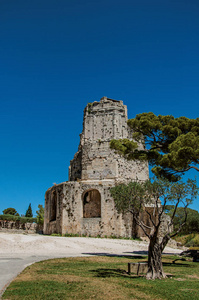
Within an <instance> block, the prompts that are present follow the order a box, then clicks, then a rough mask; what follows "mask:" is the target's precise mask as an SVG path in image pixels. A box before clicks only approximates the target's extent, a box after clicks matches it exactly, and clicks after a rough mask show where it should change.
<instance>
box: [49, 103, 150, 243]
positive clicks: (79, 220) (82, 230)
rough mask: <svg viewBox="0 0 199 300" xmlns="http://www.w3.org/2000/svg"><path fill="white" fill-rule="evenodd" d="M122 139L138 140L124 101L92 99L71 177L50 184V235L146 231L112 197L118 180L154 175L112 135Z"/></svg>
mask: <svg viewBox="0 0 199 300" xmlns="http://www.w3.org/2000/svg"><path fill="white" fill-rule="evenodd" d="M121 138H128V139H131V138H132V132H131V131H130V130H129V128H128V126H127V107H126V106H125V105H124V104H123V102H122V101H116V100H113V99H109V98H107V97H103V98H102V99H101V100H100V102H93V103H88V104H87V106H86V108H85V109H84V119H83V131H82V133H81V135H80V144H79V147H78V152H77V153H76V154H75V156H74V158H73V160H71V162H70V167H69V181H67V182H63V183H61V184H58V185H55V186H53V187H51V188H49V189H48V190H47V192H46V195H45V218H44V233H45V234H50V233H54V232H57V233H61V234H67V233H74V234H76V233H78V234H80V235H82V234H84V235H90V236H96V235H100V236H105V235H106V236H111V235H114V236H128V237H130V236H132V235H141V233H140V232H139V233H138V231H137V228H136V226H135V225H134V224H133V220H132V217H131V216H129V215H122V214H118V213H117V211H116V209H115V206H114V200H113V199H112V197H111V195H110V188H111V187H113V186H115V184H116V183H118V182H124V183H125V182H129V181H132V180H136V179H138V180H146V179H148V176H149V174H148V165H147V163H146V162H140V161H127V160H125V159H124V158H123V157H121V156H120V155H118V154H116V153H115V151H113V150H111V149H110V141H111V139H121ZM139 147H140V148H142V147H143V145H142V144H140V145H139Z"/></svg>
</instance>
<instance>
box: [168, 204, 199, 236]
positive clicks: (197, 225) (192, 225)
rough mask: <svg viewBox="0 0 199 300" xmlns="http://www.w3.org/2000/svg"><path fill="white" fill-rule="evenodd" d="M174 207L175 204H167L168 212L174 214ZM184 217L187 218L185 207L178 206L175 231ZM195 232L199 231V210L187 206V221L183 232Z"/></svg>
mask: <svg viewBox="0 0 199 300" xmlns="http://www.w3.org/2000/svg"><path fill="white" fill-rule="evenodd" d="M174 209H175V207H174V205H167V206H166V213H167V214H168V215H170V216H172V215H173V212H174ZM183 218H185V211H184V208H183V207H178V208H177V210H176V213H175V217H174V223H173V225H174V231H176V230H177V228H178V227H179V225H180V223H181V221H182V219H183ZM194 232H196V233H197V232H199V212H198V211H197V210H193V209H191V208H187V221H186V224H185V225H184V227H183V228H182V230H181V234H189V233H194Z"/></svg>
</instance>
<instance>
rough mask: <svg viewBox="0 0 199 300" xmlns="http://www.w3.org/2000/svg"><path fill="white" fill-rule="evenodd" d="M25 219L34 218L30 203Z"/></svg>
mask: <svg viewBox="0 0 199 300" xmlns="http://www.w3.org/2000/svg"><path fill="white" fill-rule="evenodd" d="M25 217H26V218H32V217H33V213H32V207H31V203H30V204H29V206H28V209H27V211H26V214H25Z"/></svg>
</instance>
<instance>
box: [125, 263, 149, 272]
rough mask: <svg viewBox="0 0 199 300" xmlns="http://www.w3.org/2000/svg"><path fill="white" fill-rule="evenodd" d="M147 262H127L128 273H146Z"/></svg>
mask: <svg viewBox="0 0 199 300" xmlns="http://www.w3.org/2000/svg"><path fill="white" fill-rule="evenodd" d="M147 270H148V263H147V262H138V263H128V273H129V274H131V273H136V274H137V275H139V274H140V273H147Z"/></svg>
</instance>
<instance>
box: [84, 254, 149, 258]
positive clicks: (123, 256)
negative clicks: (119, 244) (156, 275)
mask: <svg viewBox="0 0 199 300" xmlns="http://www.w3.org/2000/svg"><path fill="white" fill-rule="evenodd" d="M126 253H128V252H126ZM82 254H84V255H93V256H108V257H122V258H129V259H145V258H146V256H142V255H137V254H136V255H130V254H127V255H125V254H124V255H120V254H110V253H103V252H102V253H99V252H94V253H82Z"/></svg>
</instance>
